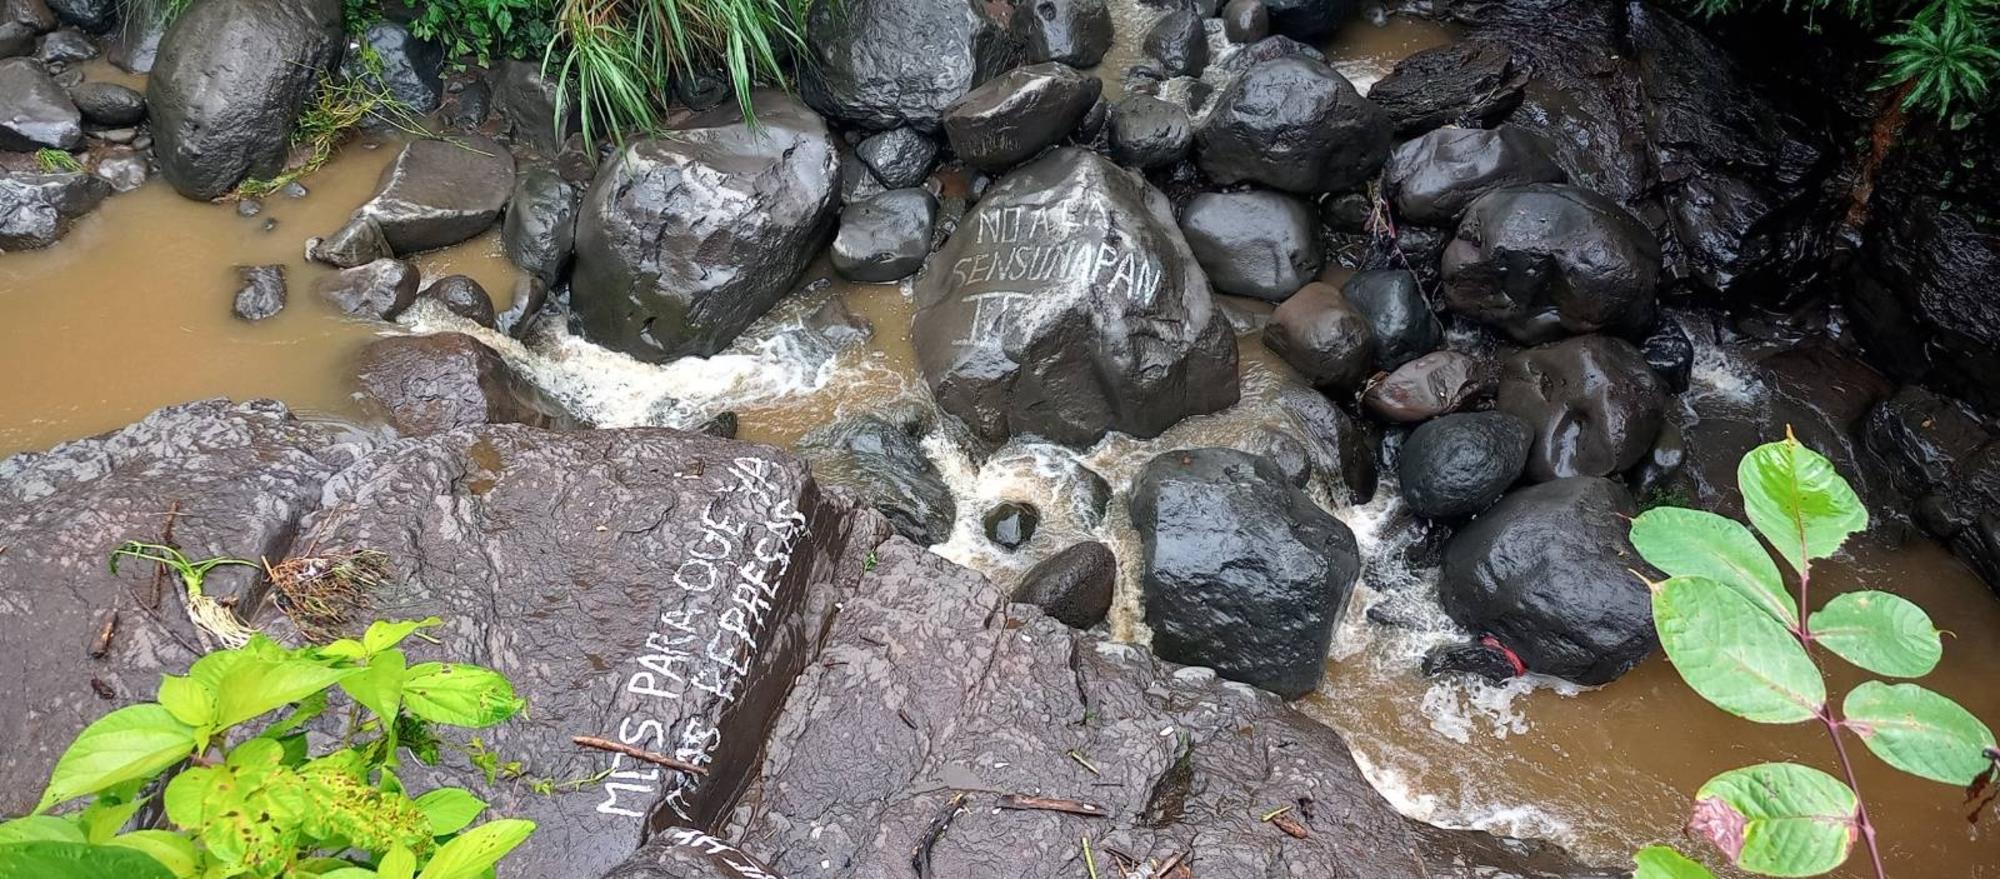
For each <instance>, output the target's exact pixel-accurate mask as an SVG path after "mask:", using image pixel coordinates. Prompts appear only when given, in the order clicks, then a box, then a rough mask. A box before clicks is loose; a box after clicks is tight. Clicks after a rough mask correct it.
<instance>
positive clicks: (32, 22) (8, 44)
mask: <svg viewBox="0 0 2000 879" xmlns="http://www.w3.org/2000/svg"><path fill="white" fill-rule="evenodd" d="M55 26H56V14H55V13H54V12H53V11H51V10H50V9H49V5H48V3H46V2H44V0H4V2H0V58H12V57H14V56H16V55H26V54H28V53H29V52H32V51H34V47H35V38H36V37H38V36H40V35H42V34H45V33H48V32H49V31H50V30H51V29H53V28H54V27H55Z"/></svg>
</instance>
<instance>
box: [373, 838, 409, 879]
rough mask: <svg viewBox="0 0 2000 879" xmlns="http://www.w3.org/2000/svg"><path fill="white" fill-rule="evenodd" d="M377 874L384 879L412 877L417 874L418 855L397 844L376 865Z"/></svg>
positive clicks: (406, 878) (407, 878)
mask: <svg viewBox="0 0 2000 879" xmlns="http://www.w3.org/2000/svg"><path fill="white" fill-rule="evenodd" d="M375 874H376V875H378V876H380V877H382V879H410V877H412V876H415V875H417V856H416V855H414V854H412V853H411V852H410V850H409V849H407V848H404V847H403V846H400V845H399V846H396V847H395V848H392V849H390V850H389V853H388V854H386V855H383V856H382V861H381V862H380V863H378V864H376V865H375Z"/></svg>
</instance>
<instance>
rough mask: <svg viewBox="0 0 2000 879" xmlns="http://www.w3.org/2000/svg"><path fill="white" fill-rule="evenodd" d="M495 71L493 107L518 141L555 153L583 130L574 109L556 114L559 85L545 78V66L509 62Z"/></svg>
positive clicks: (545, 151)
mask: <svg viewBox="0 0 2000 879" xmlns="http://www.w3.org/2000/svg"><path fill="white" fill-rule="evenodd" d="M493 69H494V74H495V75H494V77H493V105H494V107H495V109H498V110H499V111H500V115H501V116H503V117H506V119H507V121H508V123H509V124H510V125H511V126H512V128H513V132H514V139H515V140H516V141H519V142H522V143H525V144H527V145H529V146H532V147H534V148H535V149H537V150H539V151H541V152H542V153H543V154H552V153H554V152H556V151H557V150H559V149H561V148H562V145H563V140H564V139H565V138H567V137H569V136H570V135H571V134H575V133H576V132H578V131H580V130H582V128H583V126H582V125H581V123H580V122H579V120H578V118H577V113H576V111H575V109H574V108H573V106H572V107H570V108H569V109H567V110H566V111H565V112H564V113H563V114H562V115H558V114H557V113H556V94H557V92H556V84H555V83H554V82H552V81H551V80H550V79H549V78H548V77H546V76H543V75H542V65H541V64H539V63H536V62H533V61H516V60H513V59H507V60H503V61H500V62H499V63H497V64H495V65H494V67H493Z"/></svg>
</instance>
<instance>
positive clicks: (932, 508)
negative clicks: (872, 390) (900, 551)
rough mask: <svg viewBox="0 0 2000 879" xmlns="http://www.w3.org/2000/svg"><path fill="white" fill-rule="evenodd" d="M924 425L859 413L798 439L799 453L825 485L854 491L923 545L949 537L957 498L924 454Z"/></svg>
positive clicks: (907, 419) (910, 419)
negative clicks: (955, 498)
mask: <svg viewBox="0 0 2000 879" xmlns="http://www.w3.org/2000/svg"><path fill="white" fill-rule="evenodd" d="M927 427H928V425H925V424H924V423H922V421H921V420H920V419H917V418H915V417H908V416H905V415H904V414H902V413H897V414H894V415H889V416H882V415H863V416H860V417H857V418H852V419H848V420H846V421H840V422H836V423H834V424H830V425H827V426H826V427H822V428H819V429H817V430H814V431H812V432H811V433H808V434H806V435H805V436H804V437H802V438H800V440H799V442H798V452H799V454H800V455H801V456H803V457H804V458H805V459H806V460H807V461H810V462H812V465H813V472H814V473H815V474H816V475H818V477H819V478H820V479H821V480H823V481H825V482H826V483H827V484H828V485H834V486H839V487H841V488H843V489H846V490H847V491H850V492H853V493H854V494H855V496H856V497H859V498H860V499H861V500H862V501H863V502H864V503H867V504H868V505H869V506H872V507H874V508H875V509H876V510H877V511H878V512H880V513H881V514H882V515H884V516H886V517H888V520H889V522H890V523H891V524H893V525H894V526H895V529H896V532H897V533H899V534H901V535H903V536H904V537H905V538H907V539H909V540H912V541H915V542H917V543H918V544H920V545H923V546H933V545H936V544H939V543H943V542H945V541H946V540H949V539H951V527H952V522H953V521H954V520H956V519H957V518H958V503H957V501H955V500H953V499H952V494H951V487H950V486H948V485H946V484H945V481H944V476H943V475H942V474H940V473H939V472H938V469H937V465H935V464H933V463H931V459H930V456H929V455H927V454H925V453H924V447H923V444H922V437H923V435H924V434H925V433H926V432H927Z"/></svg>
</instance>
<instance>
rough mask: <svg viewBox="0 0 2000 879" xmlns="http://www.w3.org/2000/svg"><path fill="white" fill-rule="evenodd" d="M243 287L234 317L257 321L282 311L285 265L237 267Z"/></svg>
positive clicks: (237, 294) (234, 306) (284, 297)
mask: <svg viewBox="0 0 2000 879" xmlns="http://www.w3.org/2000/svg"><path fill="white" fill-rule="evenodd" d="M236 274H237V277H238V278H239V279H241V280H242V285H241V286H240V287H238V288H237V290H236V299H235V301H234V303H233V304H232V308H233V310H234V312H235V314H236V316H237V317H240V318H242V319H244V320H247V321H251V322H253V323H254V322H256V321H260V320H263V319H265V318H267V317H271V316H272V315H275V314H277V313H278V312H280V311H284V310H285V299H286V293H285V267H284V266H237V267H236Z"/></svg>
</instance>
